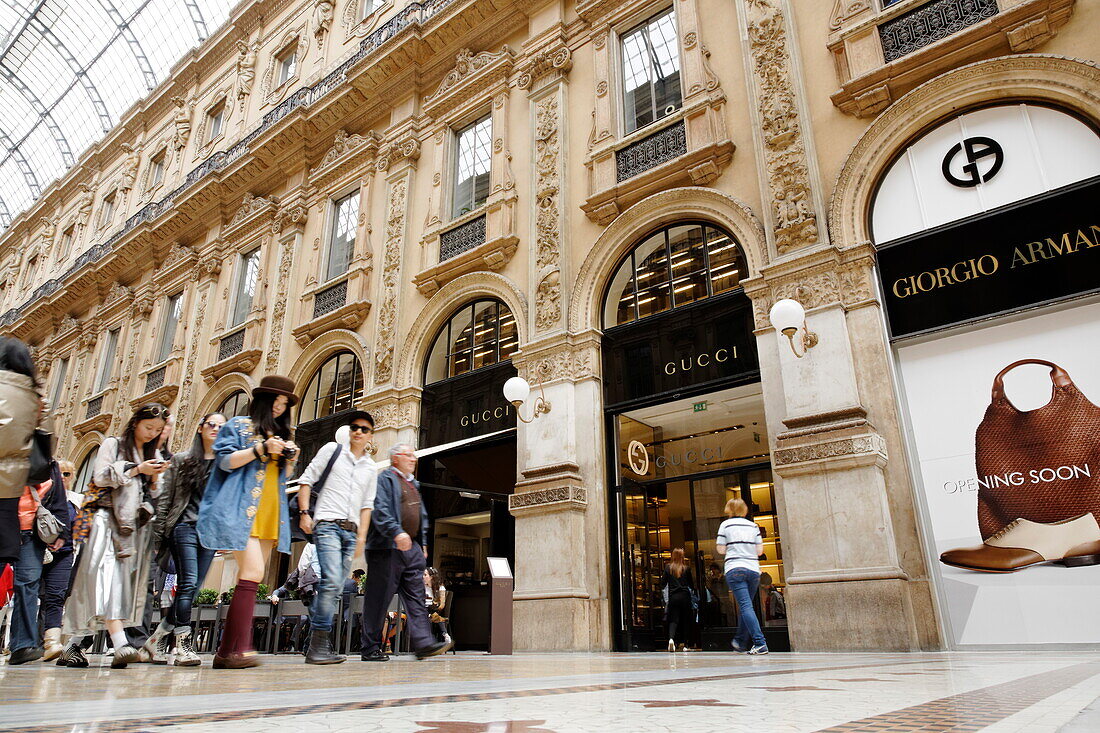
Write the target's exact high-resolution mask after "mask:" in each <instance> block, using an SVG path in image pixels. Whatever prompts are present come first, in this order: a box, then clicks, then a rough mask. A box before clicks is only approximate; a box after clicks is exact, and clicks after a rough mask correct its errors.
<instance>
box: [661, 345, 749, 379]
mask: <svg viewBox="0 0 1100 733" xmlns="http://www.w3.org/2000/svg"><path fill="white" fill-rule="evenodd" d="M736 358H737V347H736V346H731V347H729V348H727V347H724V346H723V347H722V348H721V349H717V350H715V351H714V353H704V354H696V355H695V356H687V357H682V358H680V359H678V360H676V361H670V362H668V363H667V364H665V374H668V375H670V376H671V375H673V374H679V373H681V372H690V371H691V370H692V369H695V368H696V367H699V368H702V367H706V366H709V365H710V364H712V363H715V362H719V363H721V362H726V361H729V360H730V359H736Z"/></svg>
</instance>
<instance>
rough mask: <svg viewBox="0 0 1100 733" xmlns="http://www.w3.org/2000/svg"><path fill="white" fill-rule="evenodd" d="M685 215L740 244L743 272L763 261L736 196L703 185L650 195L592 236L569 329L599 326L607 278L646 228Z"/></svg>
mask: <svg viewBox="0 0 1100 733" xmlns="http://www.w3.org/2000/svg"><path fill="white" fill-rule="evenodd" d="M686 219H702V220H706V221H710V222H712V223H714V224H715V225H717V226H718V227H720V228H722V229H725V230H726V231H728V232H729V233H730V234H731V235H733V237H734V239H736V240H737V242H738V243H739V244H740V245H741V249H742V251H743V252H744V254H745V258H746V259H747V261H748V266H749V273H748V275H747V276H746V277H748V276H751V275H755V274H757V273H758V272H759V271H760V268H761V267H763V266H764V265H765V264H767V262H768V257H767V247H766V244H765V242H766V240H765V236H764V227H763V226H762V225H761V223H760V220H759V219H758V218H757V217H756V215H755V214H754V213H753V212H752V210H751V209H750V208H749V207H748V205H746V204H744V203H743V202H741V201H738V200H737V199H735V198H733V197H732V196H729V195H728V194H725V193H722V192H721V191H716V190H714V189H709V188H697V187H684V188H673V189H669V190H668V191H662V192H660V193H656V194H653V195H652V196H649V197H647V198H645V199H642V200H641V201H639V202H638V203H637V204H635V205H634V206H632V207H630V208H629V209H627V210H626V211H624V212H623V213H622V214H621V215H620V216H619V217H618V218H617V219H615V221H613V222H612V223H611V225H610V226H608V227H607V229H605V230H604V232H603V234H601V235H600V236H599V238H597V239H596V242H595V243H594V244H593V246H592V249H591V251H590V252H589V253H588V256H587V257H586V258H585V260H584V263H583V264H582V265H581V268H580V271H579V272H578V275H577V282H576V284H575V285H574V287H573V293H572V297H571V302H570V309H569V330H570V331H572V332H574V333H580V332H583V331H586V330H589V329H599V328H600V327H601V325H600V314H601V313H602V309H603V298H604V292H605V290H606V284H607V280H608V279H609V278H611V277H612V276H613V274H614V270H615V268H616V267H618V265H619V263H620V262H621V261H622V259H623V257H625V256H626V255H627V253H629V252H630V250H631V249H632V248H633V247H634V246H635V245H636V244H637V243H638V237H639V236H641V235H643V234H644V233H645V232H646V231H649V230H652V229H654V228H656V227H659V226H662V225H664V224H672V223H674V222H676V221H680V220H686Z"/></svg>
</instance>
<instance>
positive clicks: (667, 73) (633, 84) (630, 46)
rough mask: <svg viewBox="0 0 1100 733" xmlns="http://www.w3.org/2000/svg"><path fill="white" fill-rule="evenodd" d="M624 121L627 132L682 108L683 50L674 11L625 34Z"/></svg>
mask: <svg viewBox="0 0 1100 733" xmlns="http://www.w3.org/2000/svg"><path fill="white" fill-rule="evenodd" d="M621 51H622V62H623V69H622V73H623V119H624V122H625V125H626V132H627V133H631V132H634V131H635V130H637V129H640V128H642V127H645V126H646V125H649V124H651V123H653V122H656V121H657V120H659V119H661V118H662V117H667V116H668V115H670V114H672V113H673V112H675V111H676V110H677V109H679V108H680V103H681V101H682V99H683V97H682V95H681V92H680V47H679V45H678V42H677V40H676V18H675V16H674V14H673V12H672V11H671V10H668V11H667V12H664V13H662V14H661V15H658V16H656V17H654V18H650V19H649V20H648V21H646V22H645V23H643V24H642V25H641V26H639V27H638V28H635V29H634V30H632V31H630V32H629V33H626V34H624V35H623V38H622V49H621Z"/></svg>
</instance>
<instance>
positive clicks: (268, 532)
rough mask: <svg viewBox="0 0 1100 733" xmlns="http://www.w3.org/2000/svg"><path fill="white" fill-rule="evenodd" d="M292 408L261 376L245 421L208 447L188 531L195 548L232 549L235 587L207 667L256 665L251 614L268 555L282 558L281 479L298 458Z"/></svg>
mask: <svg viewBox="0 0 1100 733" xmlns="http://www.w3.org/2000/svg"><path fill="white" fill-rule="evenodd" d="M297 403H298V397H297V396H296V395H295V394H294V382H293V381H292V380H291V379H289V378H287V377H281V376H277V375H272V376H267V377H264V378H263V379H261V380H260V386H259V387H256V388H255V389H254V390H252V405H251V407H250V408H249V416H248V417H235V418H233V419H232V420H230V421H229V422H227V423H226V424H225V426H224V427H223V428H222V429H221V430H220V431H219V433H218V438H217V440H216V441H215V442H214V454H215V459H214V461H215V463H214V470H213V471H212V472H211V474H210V482H209V483H208V484H207V486H206V491H205V492H204V493H203V496H202V503H201V504H200V505H199V518H198V521H197V522H196V524H195V528H196V530H198V533H199V541H200V542H201V543H202V545H203V547H206V548H209V549H211V550H233V551H234V555H235V557H236V559H237V586H236V588H234V590H233V601H232V602H231V603H230V604H229V613H228V615H227V616H226V623H225V630H224V631H223V632H222V640H221V645H220V646H219V647H218V652H217V654H216V655H215V656H214V667H215V668H226V669H243V668H245V667H255V666H258V665H259V664H260V661H259V659H258V658H257V656H256V652H255V650H254V649H253V648H252V613H253V609H254V608H255V602H256V588H257V586H258V585H259V582H260V581H261V580H263V577H264V573H265V572H266V570H267V559H268V557H270V555H271V548H272V547H273V546H274V547H277V549H278V550H279V552H283V553H289V552H290V520H289V517H288V514H287V503H286V479H287V476H288V475H290V473H291V472H292V471H293V466H294V462H295V461H296V460H297V456H298V447H297V446H296V445H294V443H293V442H292V441H290V439H289V438H290V425H291V421H290V408H292V407H293V406H294V405H296V404H297Z"/></svg>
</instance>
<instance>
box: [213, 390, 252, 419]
mask: <svg viewBox="0 0 1100 733" xmlns="http://www.w3.org/2000/svg"><path fill="white" fill-rule="evenodd" d="M248 404H249V399H248V393H247V392H245V391H244V390H243V389H238V390H237V391H236V392H234V393H233V394H231V395H229V396H228V397H226V398H225V399H224V400H222V403H221V404H220V405H218V409H216V410H214V412H220V413H221V414H223V415H225V419H226V420H228V419H229V418H231V417H237V416H238V415H247V414H248Z"/></svg>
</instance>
